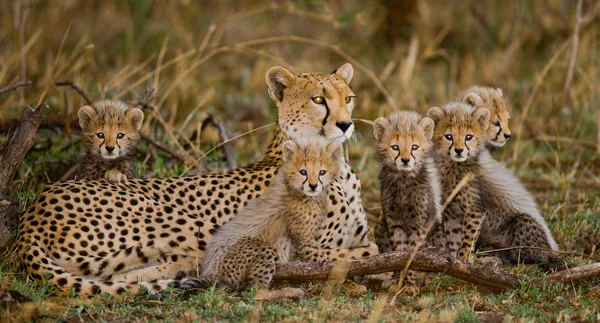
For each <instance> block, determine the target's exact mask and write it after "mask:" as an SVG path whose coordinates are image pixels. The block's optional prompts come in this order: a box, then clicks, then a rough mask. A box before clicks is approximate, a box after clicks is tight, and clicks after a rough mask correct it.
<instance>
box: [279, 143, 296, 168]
mask: <svg viewBox="0 0 600 323" xmlns="http://www.w3.org/2000/svg"><path fill="white" fill-rule="evenodd" d="M297 152H298V145H297V144H296V143H295V142H293V141H292V140H286V141H285V142H284V143H283V147H282V158H283V162H284V163H287V162H288V161H290V160H291V159H292V157H294V155H295V154H296V153H297Z"/></svg>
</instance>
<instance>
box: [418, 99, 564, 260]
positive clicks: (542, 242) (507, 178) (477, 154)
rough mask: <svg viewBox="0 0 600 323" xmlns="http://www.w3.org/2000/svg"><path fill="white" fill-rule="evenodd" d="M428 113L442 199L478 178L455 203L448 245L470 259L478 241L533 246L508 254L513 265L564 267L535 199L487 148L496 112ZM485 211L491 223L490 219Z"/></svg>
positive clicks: (449, 108) (457, 107)
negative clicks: (469, 175)
mask: <svg viewBox="0 0 600 323" xmlns="http://www.w3.org/2000/svg"><path fill="white" fill-rule="evenodd" d="M427 115H428V116H429V117H430V118H432V119H433V120H434V121H435V123H436V125H435V130H434V145H435V161H436V165H437V167H438V171H439V172H440V178H441V184H442V185H441V186H442V198H445V197H446V196H448V195H449V194H450V192H451V191H452V190H453V189H454V187H455V186H456V185H457V184H458V182H459V181H460V180H461V178H462V177H463V176H464V175H466V174H467V173H469V172H471V173H473V174H474V175H475V178H474V179H473V180H472V181H471V182H470V183H469V184H468V185H467V186H466V187H464V188H462V189H461V190H460V191H459V193H458V194H457V195H456V197H455V198H454V199H453V200H452V202H451V203H450V205H449V206H448V208H447V209H446V211H445V212H444V215H443V221H444V229H445V234H446V238H447V240H448V247H449V249H450V251H451V252H453V254H455V255H456V252H458V257H459V258H460V259H462V260H468V258H469V254H470V252H471V251H472V247H473V244H474V242H475V241H477V240H478V239H479V241H477V242H478V243H480V244H481V245H485V246H491V247H492V248H496V249H501V248H510V247H519V246H531V247H536V248H537V249H531V248H525V249H522V250H519V249H513V250H507V251H505V252H503V257H502V258H503V259H507V258H508V259H509V260H510V262H511V263H519V262H522V263H538V264H542V265H543V266H547V268H551V267H556V266H560V262H559V261H558V259H557V258H556V257H555V256H554V255H553V253H552V252H550V251H546V250H543V249H549V250H558V246H557V244H556V242H555V241H554V238H553V237H552V235H551V233H550V230H549V229H548V226H547V224H546V222H545V221H544V219H543V218H542V216H541V215H540V214H539V213H538V211H537V208H536V207H535V202H533V198H532V197H531V195H530V194H529V193H528V192H527V191H526V190H525V188H524V187H523V186H522V185H521V184H520V183H519V181H518V180H517V179H516V178H515V177H514V175H512V174H511V173H510V172H508V171H507V170H506V168H504V167H503V166H502V165H500V164H499V163H498V162H496V161H494V160H493V159H492V158H491V156H490V154H489V152H488V151H487V150H486V148H485V142H486V140H487V137H486V131H487V127H488V125H489V116H490V112H489V110H488V109H486V108H475V107H473V106H471V105H467V104H464V103H449V104H448V105H446V106H445V107H444V108H443V109H440V108H438V107H433V108H431V109H430V110H429V111H428V113H427ZM484 213H485V219H484Z"/></svg>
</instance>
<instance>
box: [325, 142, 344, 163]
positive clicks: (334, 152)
mask: <svg viewBox="0 0 600 323" xmlns="http://www.w3.org/2000/svg"><path fill="white" fill-rule="evenodd" d="M325 152H326V153H327V154H328V155H330V156H331V158H332V159H333V160H342V157H343V152H344V149H343V147H342V143H341V142H337V141H334V142H331V143H330V144H329V145H327V148H326V149H325Z"/></svg>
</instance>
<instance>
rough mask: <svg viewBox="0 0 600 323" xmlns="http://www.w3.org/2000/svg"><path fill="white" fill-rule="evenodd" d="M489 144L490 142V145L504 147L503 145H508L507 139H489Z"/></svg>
mask: <svg viewBox="0 0 600 323" xmlns="http://www.w3.org/2000/svg"><path fill="white" fill-rule="evenodd" d="M488 144H490V145H492V146H494V147H502V146H504V145H506V140H505V141H502V142H499V141H493V140H489V141H488Z"/></svg>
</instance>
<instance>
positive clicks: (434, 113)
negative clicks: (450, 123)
mask: <svg viewBox="0 0 600 323" xmlns="http://www.w3.org/2000/svg"><path fill="white" fill-rule="evenodd" d="M445 115H446V114H445V113H444V110H442V109H441V108H440V107H433V108H431V109H429V111H427V117H429V118H431V119H432V120H433V122H435V123H439V122H440V120H442V119H443V118H444V116H445Z"/></svg>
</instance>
